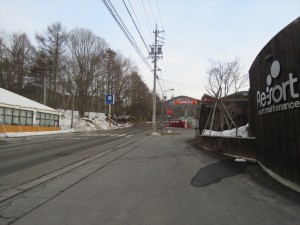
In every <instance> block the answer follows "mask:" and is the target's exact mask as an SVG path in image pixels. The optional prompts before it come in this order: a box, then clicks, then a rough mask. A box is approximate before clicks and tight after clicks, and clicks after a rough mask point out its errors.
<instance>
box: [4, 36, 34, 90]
mask: <svg viewBox="0 0 300 225" xmlns="http://www.w3.org/2000/svg"><path fill="white" fill-rule="evenodd" d="M0 44H1V47H0V49H1V81H2V82H3V83H2V84H1V86H3V87H4V88H6V89H9V90H11V91H14V92H16V93H19V94H23V93H22V89H23V87H24V86H25V85H26V82H27V80H28V76H29V75H30V68H31V66H32V62H33V56H34V52H35V49H34V47H33V46H32V45H31V42H30V40H29V39H28V36H27V35H26V34H25V33H12V34H11V35H8V36H6V35H3V36H2V37H1V41H0ZM2 66H3V67H2Z"/></svg>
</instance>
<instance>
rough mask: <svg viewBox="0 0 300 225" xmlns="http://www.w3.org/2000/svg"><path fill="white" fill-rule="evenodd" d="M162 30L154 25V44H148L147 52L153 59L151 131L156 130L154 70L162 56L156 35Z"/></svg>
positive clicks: (160, 45) (155, 76) (155, 77)
mask: <svg viewBox="0 0 300 225" xmlns="http://www.w3.org/2000/svg"><path fill="white" fill-rule="evenodd" d="M162 32H164V31H159V30H158V28H157V25H156V28H155V31H153V33H154V35H155V38H154V45H150V47H151V52H150V53H149V55H150V57H151V58H152V59H153V64H154V71H153V94H152V95H153V113H152V128H153V132H156V79H157V74H156V72H157V71H159V69H158V68H157V59H159V58H161V57H162V50H161V49H162V44H158V42H159V41H158V35H159V34H160V33H162Z"/></svg>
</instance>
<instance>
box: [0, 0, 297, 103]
mask: <svg viewBox="0 0 300 225" xmlns="http://www.w3.org/2000/svg"><path fill="white" fill-rule="evenodd" d="M124 1H125V3H126V5H127V7H128V8H129V10H131V13H132V16H133V17H134V19H135V21H136V23H137V25H138V27H139V28H140V30H141V33H142V36H143V38H144V40H145V42H146V44H147V45H151V44H153V42H154V34H153V30H154V29H155V24H157V26H158V28H159V30H164V31H165V32H164V33H162V34H161V37H163V38H164V46H163V53H164V55H163V59H162V60H160V61H159V62H158V67H159V68H160V69H162V72H161V73H158V75H159V78H160V82H161V83H162V88H163V90H168V89H171V88H174V89H175V90H174V91H168V92H165V94H166V95H167V96H168V98H170V96H171V94H174V95H175V96H178V95H187V96H190V97H194V98H201V96H202V95H203V94H204V92H205V86H206V84H207V73H206V71H207V68H208V66H209V62H208V59H216V60H221V61H229V60H233V59H234V58H235V57H238V58H239V59H240V61H241V65H242V69H243V73H247V72H248V70H249V68H250V66H251V64H252V62H253V60H254V59H255V57H256V55H257V54H258V53H259V51H260V50H261V49H262V48H263V47H264V45H265V44H266V43H267V42H268V41H269V40H270V39H271V38H272V37H273V36H274V35H276V33H278V32H279V31H280V30H281V29H283V28H284V27H285V26H286V25H288V24H289V23H290V22H292V21H293V20H295V19H296V18H297V17H299V16H300V0H273V1H271V0H259V1H253V0H232V1H227V0H130V1H129V0H124ZM111 2H112V4H113V5H114V7H115V9H116V10H117V11H118V13H119V15H120V17H121V18H122V20H123V22H124V23H125V25H126V26H127V27H128V29H129V31H130V33H131V34H132V36H133V37H134V39H135V40H136V41H137V43H138V45H139V47H140V49H141V50H142V52H143V54H144V55H145V56H148V52H147V50H146V47H145V46H144V44H143V43H142V41H141V38H140V37H139V35H138V33H137V31H136V29H135V28H134V25H133V23H132V21H131V19H130V16H129V14H128V13H127V11H126V8H125V5H124V3H123V1H122V0H111ZM132 9H133V11H132ZM55 22H61V23H62V25H63V26H64V27H65V28H66V29H67V30H68V31H70V30H72V29H73V28H75V27H80V28H88V29H90V30H91V31H92V32H93V33H95V34H96V35H98V36H100V37H102V38H104V39H105V40H106V42H107V43H108V44H109V45H110V47H111V48H112V49H114V50H116V51H118V52H120V53H121V54H122V55H124V56H125V57H128V58H130V59H131V60H132V61H133V62H134V64H135V65H136V66H137V67H138V69H139V72H140V74H141V76H142V78H143V80H144V81H145V82H146V83H147V85H148V87H149V88H150V89H152V87H153V72H151V71H149V69H148V67H147V66H146V65H145V64H144V63H143V61H142V60H141V58H140V57H139V56H138V54H137V53H136V52H135V50H134V48H133V47H132V46H131V45H130V43H129V41H128V40H127V39H126V37H125V35H124V34H123V33H122V31H121V29H120V28H119V27H118V25H117V23H116V22H115V21H114V19H113V17H112V16H111V15H110V13H109V12H108V10H107V8H106V7H105V5H104V4H103V2H102V0H0V31H5V32H7V33H11V32H25V33H27V35H28V36H29V37H30V39H31V41H32V43H33V44H34V45H35V39H34V35H35V33H36V32H38V33H43V32H45V31H46V29H47V26H49V25H51V24H53V23H55ZM149 61H150V60H149ZM245 89H246V90H247V89H248V87H245ZM157 91H158V93H159V94H160V96H161V91H160V88H159V86H158V90H157Z"/></svg>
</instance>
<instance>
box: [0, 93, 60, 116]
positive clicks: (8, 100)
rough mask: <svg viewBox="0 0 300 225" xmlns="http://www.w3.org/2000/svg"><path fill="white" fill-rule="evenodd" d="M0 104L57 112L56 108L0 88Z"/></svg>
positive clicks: (9, 106)
mask: <svg viewBox="0 0 300 225" xmlns="http://www.w3.org/2000/svg"><path fill="white" fill-rule="evenodd" d="M0 106H4V107H8V108H17V109H24V110H32V111H34V110H35V111H40V112H46V113H55V114H59V113H58V111H57V110H55V109H52V108H50V107H48V106H45V105H43V104H40V103H38V102H35V101H32V100H30V99H29V98H25V97H23V96H21V95H18V94H16V93H13V92H11V91H8V90H5V89H3V88H0Z"/></svg>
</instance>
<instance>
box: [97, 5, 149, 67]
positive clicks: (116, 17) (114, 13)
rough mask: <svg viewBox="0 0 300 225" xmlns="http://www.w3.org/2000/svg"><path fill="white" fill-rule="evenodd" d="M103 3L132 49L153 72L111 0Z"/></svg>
mask: <svg viewBox="0 0 300 225" xmlns="http://www.w3.org/2000/svg"><path fill="white" fill-rule="evenodd" d="M102 2H103V3H104V5H105V6H106V8H107V9H108V11H109V12H110V14H111V15H112V17H113V18H114V20H115V21H116V23H117V24H118V26H119V27H120V29H121V30H122V32H123V33H124V35H125V36H126V38H127V39H128V41H129V42H130V44H131V45H132V47H133V48H134V49H135V51H136V52H137V53H138V55H139V56H140V57H141V59H142V60H143V62H144V63H145V64H146V66H148V68H149V69H150V70H152V67H151V65H150V63H149V62H148V60H147V58H146V57H145V56H144V55H143V53H142V51H141V50H140V48H139V47H138V45H137V43H136V41H135V39H134V38H133V36H132V35H131V33H130V32H129V30H128V29H127V27H126V25H125V24H124V22H123V20H122V18H121V17H120V16H119V14H118V12H117V10H116V9H115V8H114V6H113V4H112V3H111V2H110V0H102Z"/></svg>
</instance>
